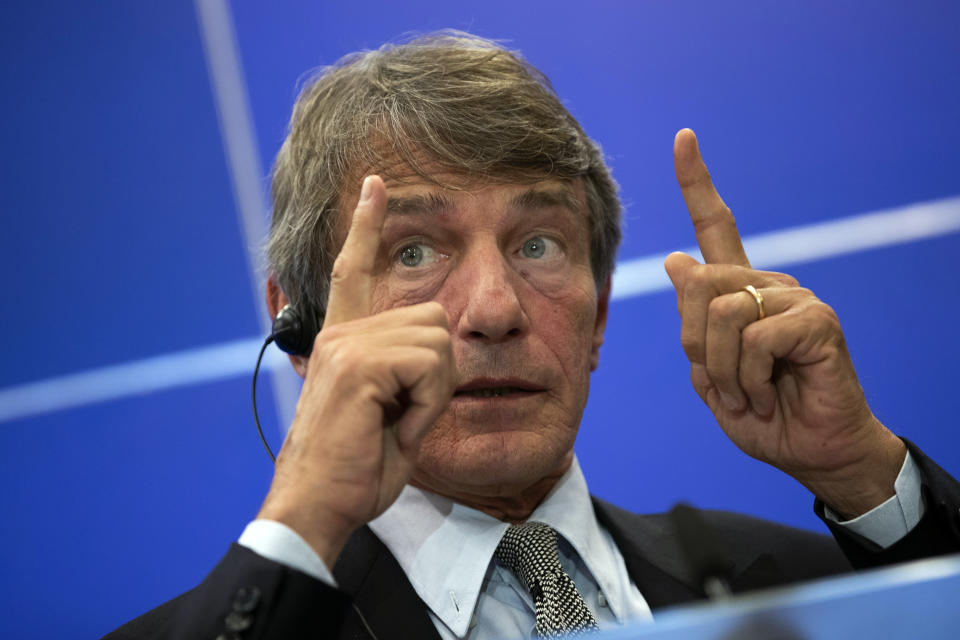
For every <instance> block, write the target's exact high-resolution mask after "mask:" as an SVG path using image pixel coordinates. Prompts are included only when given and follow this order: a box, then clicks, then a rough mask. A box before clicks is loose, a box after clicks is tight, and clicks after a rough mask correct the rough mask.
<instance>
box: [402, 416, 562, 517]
mask: <svg viewBox="0 0 960 640" xmlns="http://www.w3.org/2000/svg"><path fill="white" fill-rule="evenodd" d="M434 445H438V446H434ZM572 460H573V441H572V440H571V441H570V442H569V444H568V443H566V442H550V441H546V442H545V439H544V438H543V437H542V436H539V435H537V434H531V433H530V432H529V431H527V432H499V433H488V434H483V435H479V436H474V437H471V438H469V439H468V440H467V441H461V442H458V443H456V444H455V445H454V446H453V447H449V446H444V445H443V443H442V442H437V443H432V442H426V441H425V442H424V446H423V447H422V448H421V451H420V457H419V459H418V461H417V470H416V471H415V472H414V476H413V480H414V484H416V485H418V486H421V487H422V488H424V489H427V490H430V491H433V492H435V493H439V494H441V495H447V496H449V497H453V498H454V499H455V500H457V496H458V495H474V496H477V497H480V496H489V497H500V496H515V495H518V494H519V493H521V492H524V491H526V490H527V489H528V488H530V487H532V486H534V485H537V484H538V483H542V482H544V481H548V482H549V480H550V479H553V481H554V482H555V481H556V479H559V477H560V476H562V475H563V474H564V473H565V472H566V470H567V469H568V468H569V467H570V463H571V462H572ZM551 484H552V483H551ZM458 501H460V500H458Z"/></svg>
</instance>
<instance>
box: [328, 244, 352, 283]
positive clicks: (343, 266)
mask: <svg viewBox="0 0 960 640" xmlns="http://www.w3.org/2000/svg"><path fill="white" fill-rule="evenodd" d="M349 275H350V258H349V257H348V256H347V255H346V254H345V253H344V252H343V251H341V252H340V255H338V256H337V258H336V260H334V261H333V269H331V271H330V282H331V284H333V285H336V284H337V283H339V282H343V281H344V280H346V279H347V277H348V276H349Z"/></svg>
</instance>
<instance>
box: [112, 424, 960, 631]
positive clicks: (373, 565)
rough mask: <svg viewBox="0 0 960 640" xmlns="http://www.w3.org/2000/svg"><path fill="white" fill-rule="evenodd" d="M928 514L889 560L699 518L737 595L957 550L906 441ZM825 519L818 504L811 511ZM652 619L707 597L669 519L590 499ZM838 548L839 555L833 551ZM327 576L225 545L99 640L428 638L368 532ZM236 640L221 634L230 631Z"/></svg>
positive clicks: (842, 537)
mask: <svg viewBox="0 0 960 640" xmlns="http://www.w3.org/2000/svg"><path fill="white" fill-rule="evenodd" d="M907 444H908V447H909V448H910V450H911V454H912V455H913V457H914V459H915V461H916V462H917V464H918V466H919V468H920V471H921V475H922V477H923V495H924V501H925V504H926V513H925V515H924V517H923V519H922V521H921V523H920V524H919V525H918V526H917V527H916V528H915V529H914V530H913V531H911V532H910V533H909V534H908V535H907V536H906V537H904V538H903V539H902V540H900V541H899V542H897V543H896V544H895V545H893V546H892V547H890V548H889V549H886V550H881V549H879V548H878V547H876V546H875V545H873V544H872V543H870V542H867V541H864V540H857V539H855V536H852V535H851V534H849V533H848V532H847V531H846V530H843V529H840V528H837V527H835V526H833V525H831V524H830V523H829V522H828V523H827V525H828V526H829V527H830V528H831V530H832V531H833V533H834V537H835V538H836V542H834V541H833V540H831V539H830V538H828V537H826V536H822V535H818V534H815V533H811V532H809V531H803V530H800V529H794V528H792V527H787V526H784V525H780V524H776V523H772V522H768V521H764V520H759V519H756V518H751V517H748V516H743V515H739V514H734V513H728V512H722V511H701V512H699V514H700V517H701V518H702V519H703V523H704V525H705V528H706V529H707V530H709V531H710V533H711V538H712V540H713V541H714V543H715V546H716V547H717V548H719V549H721V550H722V551H723V554H724V556H725V558H726V560H727V563H728V565H729V566H728V568H729V575H730V576H731V586H732V588H733V591H734V592H740V591H748V590H752V589H759V588H764V587H771V586H778V585H783V584H787V583H790V582H797V581H802V580H808V579H812V578H818V577H823V576H828V575H833V574H836V573H841V572H845V571H849V570H850V569H851V566H853V567H856V568H861V567H875V566H881V565H885V564H891V563H895V562H902V561H907V560H914V559H918V558H922V557H929V556H933V555H940V554H945V553H955V552H958V551H960V484H958V483H957V482H956V480H954V479H953V478H952V477H950V475H949V474H947V473H946V472H945V471H943V470H942V469H940V467H938V466H937V465H936V464H934V463H933V462H932V461H931V460H929V459H928V458H927V457H926V456H925V455H924V454H923V453H922V452H920V451H919V450H918V449H916V447H914V446H913V445H912V444H911V443H907ZM814 508H815V509H816V510H817V513H818V515H820V516H821V517H822V514H823V505H822V504H816V505H815V507H814ZM594 510H595V511H596V515H597V519H598V520H599V521H600V523H601V524H602V525H603V526H604V527H606V528H607V530H608V531H609V532H610V534H611V535H612V536H613V539H614V540H615V541H616V543H617V546H618V547H619V549H620V552H621V553H622V554H623V557H624V560H625V562H626V566H627V571H628V572H629V574H630V577H631V579H632V580H633V581H634V583H635V584H636V585H637V587H638V588H639V589H640V592H641V593H642V594H643V596H644V598H645V599H646V600H647V602H648V604H649V605H650V607H651V609H653V610H657V609H661V608H663V607H667V606H670V605H677V604H682V603H687V602H691V601H694V600H699V599H702V598H704V597H705V596H704V593H703V591H702V589H701V588H700V586H699V585H698V579H697V577H696V576H695V575H694V573H693V569H692V568H691V567H690V566H688V562H687V555H688V554H686V553H684V551H683V550H682V549H681V548H680V545H679V544H678V542H677V538H676V536H675V535H674V526H673V520H672V518H671V517H670V514H658V515H636V514H632V513H629V512H627V511H624V510H622V509H619V508H617V507H615V506H613V505H611V504H609V503H606V502H604V501H602V500H599V499H596V498H595V499H594ZM838 545H839V546H838ZM334 575H335V577H336V579H337V582H338V584H339V585H340V588H339V589H334V588H332V587H329V586H327V585H325V584H323V583H321V582H320V581H318V580H315V579H314V578H311V577H310V576H307V575H305V574H303V573H301V572H299V571H297V570H295V569H291V568H289V567H285V566H283V565H279V564H277V563H274V562H271V561H270V560H266V559H265V558H262V557H261V556H259V555H257V554H256V553H254V552H252V551H250V550H249V549H246V548H244V547H241V546H239V545H237V544H234V545H232V546H231V547H230V549H229V551H228V552H227V554H226V556H224V558H223V559H222V560H221V561H220V563H219V564H218V565H217V566H216V567H215V568H214V570H213V571H212V572H211V573H210V575H209V576H207V578H206V579H205V580H204V581H203V582H202V583H201V584H200V585H199V586H198V587H196V588H195V589H193V590H192V591H189V592H187V593H185V594H183V595H181V596H179V597H177V598H175V599H173V600H171V601H169V602H167V603H166V604H163V605H161V606H160V607H158V608H156V609H154V610H152V611H150V612H148V613H147V614H145V615H143V616H141V617H139V618H137V619H135V620H133V621H132V622H130V623H128V624H126V625H124V626H123V627H121V628H120V629H117V630H116V631H114V632H113V633H111V634H110V635H108V636H107V638H108V639H109V640H124V639H132V638H137V639H146V638H150V639H154V638H156V639H159V638H171V639H172V638H178V639H179V638H211V639H213V638H217V637H218V634H224V636H223V637H224V638H230V637H235V638H244V639H248V638H250V639H252V638H284V639H296V638H338V639H339V638H342V639H346V638H356V639H363V640H370V639H371V638H377V639H379V640H397V639H400V638H411V639H416V640H422V639H436V638H438V637H439V636H438V634H437V632H436V629H435V628H434V626H433V623H432V622H431V620H430V618H429V616H428V615H427V610H426V606H425V605H424V604H423V602H422V601H421V600H420V599H419V597H418V596H417V594H416V592H415V591H414V590H413V587H412V586H411V585H410V583H409V581H408V580H407V578H406V576H405V575H404V574H403V571H402V570H401V569H400V566H399V565H398V564H397V561H396V560H395V559H394V557H393V556H392V555H391V553H390V552H389V551H388V550H387V548H386V546H384V544H383V543H382V542H381V541H380V540H379V539H378V538H377V537H376V536H375V535H374V534H373V532H372V531H371V530H370V529H369V528H368V527H363V528H361V529H360V530H358V531H357V532H356V533H355V534H354V535H353V536H352V537H351V538H350V541H349V542H348V543H347V546H346V547H345V548H344V550H343V552H342V554H341V555H340V558H339V559H338V561H337V564H336V565H335V567H334ZM231 629H233V632H235V633H236V635H235V636H230V635H229V633H230V632H231V631H230V630H231Z"/></svg>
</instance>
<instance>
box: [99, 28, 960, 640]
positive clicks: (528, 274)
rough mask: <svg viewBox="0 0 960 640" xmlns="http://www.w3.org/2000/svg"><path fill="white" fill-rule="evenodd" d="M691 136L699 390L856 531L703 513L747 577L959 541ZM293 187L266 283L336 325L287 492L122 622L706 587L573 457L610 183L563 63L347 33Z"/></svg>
mask: <svg viewBox="0 0 960 640" xmlns="http://www.w3.org/2000/svg"><path fill="white" fill-rule="evenodd" d="M674 157H675V168H676V173H677V179H678V182H679V184H680V187H681V190H682V193H683V196H684V198H685V200H686V203H687V206H688V209H689V211H690V215H691V219H692V221H693V225H694V229H695V232H696V236H697V240H698V242H699V244H700V247H701V250H702V253H703V256H704V259H705V261H706V264H698V263H697V261H696V260H694V259H693V258H691V257H689V256H686V255H683V254H673V255H671V256H670V257H669V258H668V259H667V262H666V269H667V272H668V274H669V275H670V278H671V280H672V281H673V284H674V286H675V288H676V290H677V300H678V309H679V311H680V315H681V317H682V343H683V347H684V350H685V352H686V354H687V356H688V358H689V359H690V362H691V380H692V382H693V385H694V388H695V389H696V390H697V392H698V394H699V395H700V396H701V398H702V399H703V400H704V402H705V403H706V404H707V405H708V406H709V407H710V409H711V410H712V411H713V413H714V415H715V416H716V418H717V421H718V423H719V424H720V426H721V428H723V429H724V431H725V432H726V433H727V435H728V436H729V437H730V438H731V439H732V440H733V441H734V442H735V443H736V444H737V446H739V447H740V448H741V449H743V450H744V451H745V452H746V453H747V454H749V455H751V456H753V457H755V458H758V459H760V460H763V461H765V462H768V463H770V464H772V465H774V466H776V467H778V468H780V469H782V470H783V471H785V472H786V473H788V474H790V475H791V476H793V477H794V478H796V479H797V480H798V481H800V482H801V483H802V484H804V486H806V487H807V488H808V489H810V491H811V492H812V493H813V494H814V495H815V496H816V497H817V498H818V499H819V501H818V509H819V511H820V512H821V513H823V514H824V517H825V518H826V519H827V521H828V525H829V526H830V527H831V529H832V530H833V531H834V533H835V535H836V536H837V541H838V542H839V544H840V546H841V547H842V548H843V551H844V553H845V554H846V558H844V555H843V554H841V553H840V551H839V549H838V548H837V547H836V546H835V545H834V544H833V542H831V541H829V540H828V539H826V538H823V537H820V536H816V535H814V534H810V533H806V532H801V531H797V530H792V529H789V528H787V527H782V526H779V525H774V524H771V523H762V522H759V521H756V520H753V519H749V518H745V517H742V516H736V515H733V514H722V513H705V514H702V518H703V519H704V521H705V522H706V526H707V527H709V529H710V530H711V532H712V537H713V538H714V539H715V540H716V543H717V546H718V547H719V548H721V549H722V550H723V552H724V554H725V555H726V557H727V560H728V561H729V563H730V565H731V566H730V567H728V569H729V570H728V571H727V574H728V579H729V580H730V581H731V582H732V586H733V588H734V590H744V589H749V588H757V587H763V586H770V585H775V584H782V583H785V582H788V581H792V580H799V579H805V578H811V577H816V576H821V575H828V574H831V573H836V572H839V571H843V570H847V569H849V566H850V564H848V562H849V563H852V564H854V565H856V566H871V565H879V564H884V563H888V562H894V561H899V560H906V559H912V558H917V557H921V556H923V555H930V554H936V553H946V552H950V551H957V550H960V514H958V506H960V488H958V487H957V485H956V483H955V482H954V481H953V480H952V479H951V478H949V476H947V475H946V474H945V473H944V472H942V471H941V470H940V469H939V468H938V467H936V465H934V464H933V463H932V462H930V461H929V460H928V459H927V458H926V457H925V456H923V454H922V453H920V452H919V451H917V450H916V449H915V448H912V449H911V451H910V452H909V454H908V451H907V449H908V447H907V445H906V444H905V443H904V442H903V441H901V440H900V439H898V438H897V437H896V436H894V435H893V434H892V433H890V432H889V431H888V430H887V429H886V428H885V427H884V426H883V425H882V424H880V422H879V421H877V419H876V418H875V417H874V416H873V414H872V413H871V411H870V409H869V407H868V406H867V405H866V402H865V400H864V396H863V393H862V391H861V389H860V386H859V384H858V383H857V379H856V374H855V372H854V369H853V366H852V364H851V362H850V358H849V355H848V354H847V352H846V349H845V346H844V340H843V334H842V332H841V329H840V325H839V322H838V320H837V318H836V316H835V315H834V314H833V312H832V311H831V310H830V308H829V307H827V306H826V305H825V304H824V303H822V302H820V301H819V300H817V298H816V297H815V296H814V295H813V294H812V293H811V292H810V291H808V290H805V289H803V288H801V287H799V286H798V284H797V282H796V281H795V280H794V279H793V278H791V277H789V276H786V275H782V274H774V273H766V272H760V271H755V270H752V269H751V268H750V265H749V262H748V260H747V257H746V255H745V254H744V251H743V247H742V245H741V243H740V239H739V236H738V235H737V231H736V227H735V224H734V221H733V217H732V216H731V214H730V212H729V210H728V209H727V208H726V207H725V205H724V204H723V201H722V200H721V199H720V197H719V196H718V195H717V193H716V191H715V190H714V188H713V185H712V183H711V181H710V177H709V174H708V173H707V170H706V167H705V166H704V164H703V162H702V160H701V158H700V154H699V150H698V148H697V144H696V138H695V136H694V135H693V132H692V131H689V130H683V131H681V132H679V133H678V134H677V137H676V141H675V147H674ZM273 196H274V219H273V225H272V230H271V238H270V244H269V248H268V254H269V259H270V270H271V273H270V279H269V282H268V286H267V300H268V304H269V307H270V310H271V312H272V313H274V314H276V313H277V312H279V311H280V310H281V309H282V308H284V307H285V306H286V305H287V304H288V303H292V304H293V305H295V307H296V308H297V309H298V312H299V313H301V314H306V315H307V316H315V317H319V318H322V319H323V322H322V330H321V331H320V333H319V334H318V335H317V337H316V340H315V342H314V344H313V348H312V353H310V355H309V356H305V355H296V356H293V357H291V361H292V364H293V366H294V367H295V368H296V370H297V371H298V373H299V374H300V375H301V376H303V377H304V385H303V390H302V393H301V397H300V401H299V403H298V406H297V413H296V418H295V419H294V422H293V424H292V425H291V427H290V431H289V434H288V436H287V439H286V441H285V443H284V445H283V448H282V449H281V451H280V454H279V456H278V458H277V465H276V471H275V475H274V480H273V483H272V486H271V489H270V492H269V494H268V495H267V497H266V499H265V500H264V503H263V506H262V508H261V510H260V513H259V514H258V516H257V519H256V520H255V521H254V522H253V523H251V525H250V526H248V528H247V529H246V531H245V532H244V533H243V535H242V536H241V538H240V541H239V544H237V545H234V546H233V547H232V548H231V550H230V551H229V552H228V554H227V556H226V557H225V558H224V559H223V560H222V561H221V562H220V564H219V565H218V566H217V567H216V568H215V569H214V571H213V572H212V573H211V574H210V576H208V578H207V579H206V580H205V581H204V582H203V583H202V584H201V585H200V586H199V587H198V588H196V589H195V590H193V591H191V592H189V593H187V594H184V595H183V596H180V597H179V598H177V599H175V600H173V601H171V602H170V603H167V604H166V605H163V606H162V607H160V608H158V609H156V610H154V611H153V612H151V613H149V614H147V615H146V616H144V617H142V618H140V619H138V620H136V621H134V622H133V623H131V624H130V625H128V626H126V627H124V628H122V629H120V630H118V631H117V632H116V635H115V637H118V638H120V637H224V638H226V637H244V638H260V637H283V638H292V637H333V638H338V637H362V638H381V639H385V638H397V637H410V638H429V637H434V638H435V637H438V636H439V637H443V638H464V637H470V638H498V637H509V636H529V635H531V634H532V633H536V634H542V635H550V634H553V633H562V631H563V630H564V629H577V630H584V629H591V628H596V627H607V626H615V625H617V624H623V623H626V622H629V621H631V620H639V619H649V618H650V616H651V610H654V609H656V608H658V607H662V606H665V605H668V604H675V603H679V602H684V601H689V600H693V599H696V598H699V597H703V591H702V585H700V584H698V583H697V580H696V576H694V575H693V574H692V570H691V568H690V567H689V566H687V565H686V564H685V560H686V559H685V557H684V554H683V551H682V550H681V549H680V548H679V547H678V544H677V542H676V540H675V539H674V536H673V535H672V531H671V529H670V527H669V526H668V523H667V521H666V520H665V519H664V518H663V517H661V516H652V517H651V516H634V515H631V514H627V513H625V512H623V511H621V510H619V509H617V508H615V507H613V506H611V505H608V504H606V503H603V502H601V501H597V500H592V499H591V498H590V497H589V494H588V493H587V489H586V484H585V481H584V479H583V476H582V474H581V472H580V469H579V467H578V465H577V463H576V460H575V457H574V454H573V444H574V440H575V438H576V434H577V430H578V427H579V423H580V419H581V415H582V412H583V409H584V406H585V404H586V401H587V395H588V388H589V376H590V372H591V371H593V370H594V369H596V367H597V366H598V363H599V351H600V347H601V344H602V342H603V334H604V328H605V324H606V319H607V312H608V303H609V295H610V277H611V272H612V269H613V264H614V259H615V252H616V246H617V243H618V241H619V237H620V236H619V216H620V205H619V203H618V201H617V198H616V187H615V184H614V182H613V180H612V178H611V177H610V174H609V171H608V169H607V167H606V166H605V164H604V162H603V159H602V155H601V153H600V151H599V148H598V147H597V146H596V145H595V144H594V143H593V142H592V141H590V140H589V139H588V138H587V137H586V135H585V134H584V132H583V131H582V129H581V128H580V126H579V124H578V123H577V122H576V121H575V120H574V119H573V118H572V116H570V114H569V113H567V111H566V110H565V109H564V108H563V106H562V105H561V104H560V102H559V100H558V99H557V98H556V97H555V95H554V94H553V92H552V90H551V89H550V87H549V84H548V82H547V80H546V78H544V77H543V76H542V75H541V74H540V73H539V72H538V71H536V70H535V69H533V68H531V67H530V66H529V65H527V64H526V63H524V62H523V61H522V60H520V59H519V58H518V57H517V56H516V55H515V54H513V53H510V52H508V51H505V50H503V49H501V48H499V47H498V46H496V45H494V44H493V43H490V42H487V41H484V40H481V39H479V38H474V37H472V36H468V35H466V34H440V35H434V36H429V37H426V38H421V39H418V40H415V41H413V42H411V43H408V44H406V45H402V46H397V47H385V48H383V49H381V50H379V51H374V52H369V53H366V54H357V55H353V56H348V57H347V58H345V59H344V60H342V61H341V62H340V63H338V64H337V65H336V66H334V67H333V68H331V69H328V70H326V71H325V72H324V73H323V74H321V75H320V76H319V77H318V78H316V79H315V80H314V82H312V83H311V84H310V85H309V86H308V87H307V88H306V89H305V90H304V92H303V93H302V94H301V96H300V98H299V99H298V101H297V105H296V106H295V108H294V114H293V118H292V121H291V125H290V132H289V135H288V137H287V140H286V141H285V142H284V145H283V148H282V149H281V151H280V153H279V155H278V158H277V161H276V165H275V168H274V184H273ZM334 256H336V259H335V261H334ZM824 505H827V506H824ZM841 520H843V521H851V522H849V523H844V524H838V522H839V521H841ZM523 523H525V524H523ZM536 523H544V525H548V526H543V525H541V524H536ZM510 525H522V526H519V527H518V526H513V527H512V526H510ZM555 532H556V533H555ZM515 539H516V540H520V542H518V543H516V544H517V546H512V545H513V544H514V540H515ZM531 546H534V547H536V549H537V550H538V551H537V553H535V554H533V555H537V554H541V555H547V556H550V558H551V560H550V562H553V563H554V564H551V565H550V569H549V571H548V573H550V576H551V577H550V578H549V580H548V579H547V578H545V577H543V576H544V575H546V574H541V573H537V572H538V571H540V569H541V567H539V566H538V567H536V568H531V567H533V565H532V564H530V562H533V561H530V560H528V558H526V557H522V556H524V554H525V553H526V552H525V551H524V550H523V549H524V547H526V548H530V547H531ZM544 549H546V551H544ZM557 562H558V563H559V567H556V565H555V563H557ZM560 569H562V572H561V571H560ZM561 573H562V575H561ZM544 585H551V586H549V588H546V587H544ZM571 585H572V586H571ZM574 587H575V588H574ZM546 591H551V593H545V592H546ZM556 593H560V594H561V596H560V597H559V599H560V600H564V601H565V604H564V605H563V606H560V605H558V604H557V601H556V599H554V598H553V597H552V596H554V595H556ZM574 593H575V594H576V595H574ZM571 603H572V604H571ZM567 605H569V606H567ZM571 611H572V613H571ZM558 621H559V622H558ZM218 634H219V636H218ZM231 634H232V635H231Z"/></svg>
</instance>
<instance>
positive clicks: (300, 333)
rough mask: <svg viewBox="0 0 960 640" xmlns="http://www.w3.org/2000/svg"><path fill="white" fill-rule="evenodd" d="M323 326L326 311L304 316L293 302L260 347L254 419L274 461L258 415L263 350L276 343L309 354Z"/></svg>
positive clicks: (253, 389)
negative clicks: (259, 377) (258, 388)
mask: <svg viewBox="0 0 960 640" xmlns="http://www.w3.org/2000/svg"><path fill="white" fill-rule="evenodd" d="M322 325H323V314H321V315H320V316H319V317H316V316H312V315H309V314H307V315H302V314H301V313H300V311H299V309H297V308H296V307H294V306H293V305H289V304H288V305H287V306H285V307H284V308H283V309H280V313H278V314H277V317H276V318H274V319H273V328H272V329H271V333H270V335H269V336H267V339H266V340H264V341H263V347H261V348H260V355H259V356H257V366H255V367H254V368H253V385H252V387H251V390H250V391H251V396H252V399H253V421H254V422H255V423H256V425H257V433H259V434H260V442H262V443H263V448H264V449H266V450H267V455H268V456H270V459H271V460H273V462H274V463H276V462H277V458H276V457H275V456H274V455H273V451H272V450H271V449H270V445H269V444H267V438H266V437H265V436H264V435H263V429H262V428H261V427H260V418H259V416H258V415H257V374H258V373H259V372H260V362H261V361H262V360H263V353H264V352H265V351H266V350H267V347H269V346H270V343H271V342H275V343H276V345H277V346H278V347H280V350H281V351H285V352H286V353H289V354H290V355H292V356H309V355H310V352H311V351H313V341H314V340H315V339H316V337H317V333H318V332H319V331H320V329H319V328H318V327H320V326H322Z"/></svg>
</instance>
